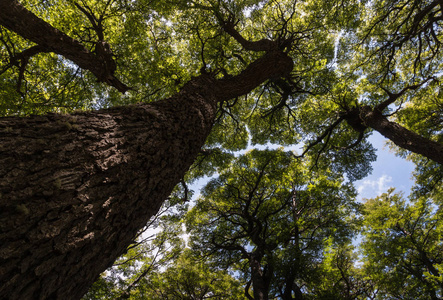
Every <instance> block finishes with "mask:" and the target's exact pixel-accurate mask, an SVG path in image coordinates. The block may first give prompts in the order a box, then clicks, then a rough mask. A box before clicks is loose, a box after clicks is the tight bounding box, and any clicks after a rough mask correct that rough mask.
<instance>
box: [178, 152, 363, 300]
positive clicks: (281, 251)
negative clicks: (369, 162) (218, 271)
mask: <svg viewBox="0 0 443 300" xmlns="http://www.w3.org/2000/svg"><path fill="white" fill-rule="evenodd" d="M342 181H343V179H342V178H340V176H336V175H334V174H333V173H331V172H330V171H329V172H328V171H327V172H325V174H321V175H319V174H315V175H313V176H312V177H310V176H309V175H308V174H307V170H305V169H304V166H303V165H302V164H300V163H299V162H291V153H285V152H282V151H279V150H275V151H270V150H266V151H259V150H252V151H251V152H249V153H247V154H245V155H243V156H240V157H238V158H237V159H235V160H234V161H232V163H231V165H230V166H229V167H228V168H226V169H225V170H224V171H222V172H221V174H220V176H219V177H218V178H216V179H213V180H212V181H210V182H209V183H208V184H207V186H206V187H205V188H204V190H203V195H202V197H201V198H200V199H198V200H197V203H196V206H195V207H194V208H193V209H192V210H191V211H190V212H189V216H188V221H187V223H186V224H187V228H188V230H189V231H190V234H191V242H192V243H191V245H192V246H191V247H195V249H196V250H197V251H199V252H201V255H202V256H203V257H205V258H206V259H209V260H213V261H214V263H215V264H216V265H219V266H224V267H230V268H232V269H233V270H235V271H239V272H241V274H242V277H244V278H245V281H247V282H248V284H247V285H246V287H245V293H246V296H247V298H248V299H274V298H275V297H278V298H281V299H305V297H307V296H309V295H310V290H311V289H313V287H314V286H316V285H317V284H319V282H318V281H317V275H318V271H319V270H320V269H321V264H322V261H323V251H324V249H325V247H326V242H327V241H330V242H331V243H333V244H334V245H336V246H337V245H339V244H341V243H343V242H344V241H346V240H347V239H349V238H350V236H351V235H352V225H351V224H352V215H354V214H355V212H356V209H357V207H358V206H357V205H356V204H355V203H354V202H353V197H354V196H355V192H354V191H353V189H352V187H351V186H349V185H346V184H344V183H343V182H342ZM249 287H251V288H252V292H253V296H252V295H251V294H250V291H249ZM306 299H308V298H306Z"/></svg>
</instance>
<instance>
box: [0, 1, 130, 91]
mask: <svg viewBox="0 0 443 300" xmlns="http://www.w3.org/2000/svg"><path fill="white" fill-rule="evenodd" d="M0 25H2V26H4V27H6V28H7V29H9V30H11V31H14V32H15V33H17V34H19V35H20V36H22V37H23V38H25V39H28V40H30V41H32V42H34V43H36V44H37V45H39V46H40V47H42V48H44V49H45V52H54V53H56V54H59V55H62V56H63V57H65V58H67V59H69V60H71V61H72V62H74V63H75V64H76V65H78V66H79V67H80V68H82V69H85V70H89V71H91V72H92V73H93V74H94V75H95V76H96V77H97V79H98V81H99V82H105V83H107V84H108V85H110V86H113V87H115V88H117V89H118V90H119V91H120V92H122V93H124V92H126V91H127V90H128V89H129V88H128V87H127V86H126V85H125V84H123V83H121V82H120V81H119V80H118V79H117V78H116V77H115V76H114V72H115V70H116V65H115V62H114V60H113V58H112V53H111V52H110V50H109V46H108V45H107V44H106V43H105V42H103V41H101V42H99V43H98V44H100V45H98V47H99V50H98V51H97V49H96V52H95V53H92V52H90V51H88V50H87V49H86V48H85V47H84V46H83V45H82V44H81V43H80V42H79V41H77V40H75V39H73V38H71V37H69V36H68V35H66V34H65V33H63V32H61V31H60V30H58V29H56V28H54V27H52V26H51V25H50V24H49V23H47V22H45V21H44V20H42V19H40V18H39V17H37V16H36V15H34V14H33V13H32V12H30V11H28V10H27V9H26V8H25V7H23V6H22V5H21V4H20V3H18V2H17V1H14V0H2V1H0ZM103 44H106V45H103ZM102 48H103V49H102ZM100 50H103V51H100Z"/></svg>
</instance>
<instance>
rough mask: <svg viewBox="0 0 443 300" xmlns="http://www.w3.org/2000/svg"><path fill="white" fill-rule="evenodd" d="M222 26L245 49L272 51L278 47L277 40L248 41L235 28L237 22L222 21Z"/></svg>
mask: <svg viewBox="0 0 443 300" xmlns="http://www.w3.org/2000/svg"><path fill="white" fill-rule="evenodd" d="M222 26H223V30H224V31H225V32H226V33H227V34H229V35H230V36H232V37H233V38H234V39H235V40H236V41H237V42H239V43H240V45H242V46H243V48H245V50H249V51H272V50H277V49H278V43H277V41H271V40H268V39H261V40H259V41H254V42H251V41H248V40H247V39H245V38H244V37H243V36H242V35H241V34H240V33H239V32H238V31H237V30H236V29H235V24H234V23H233V22H232V21H222Z"/></svg>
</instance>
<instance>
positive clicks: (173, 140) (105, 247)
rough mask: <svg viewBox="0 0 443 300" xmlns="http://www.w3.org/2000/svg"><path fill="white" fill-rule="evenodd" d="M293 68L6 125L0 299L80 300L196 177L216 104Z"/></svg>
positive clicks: (265, 69) (279, 62)
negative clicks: (189, 176) (185, 181)
mask: <svg viewBox="0 0 443 300" xmlns="http://www.w3.org/2000/svg"><path fill="white" fill-rule="evenodd" d="M291 70H292V61H291V59H290V58H289V57H287V56H286V55H285V54H284V53H280V52H272V53H268V54H266V55H264V56H263V57H262V58H260V59H258V60H257V61H256V62H254V63H252V64H251V65H250V66H249V67H248V68H246V70H245V71H243V72H242V73H241V74H239V75H237V76H235V77H234V78H231V79H221V80H216V79H214V78H212V77H211V76H210V75H202V76H199V77H197V78H194V79H192V80H191V81H190V82H189V83H187V84H186V85H185V86H184V88H183V89H182V90H181V92H180V93H178V94H177V95H175V96H174V97H172V98H170V99H166V100H162V101H159V102H156V103H152V104H143V105H134V106H127V107H118V108H113V109H109V110H101V111H96V112H84V113H79V114H75V115H57V114H52V115H46V116H34V117H30V118H3V119H0V241H1V242H0V299H11V300H12V299H79V298H80V297H81V296H82V295H83V294H84V293H85V292H86V291H87V289H88V288H89V286H90V285H91V284H92V283H93V282H94V280H95V279H96V278H97V276H98V275H99V274H100V273H101V272H102V271H104V270H105V269H106V268H107V267H109V266H110V265H111V264H112V263H113V261H114V260H115V259H116V258H117V257H118V256H119V255H121V254H122V253H124V251H125V249H126V247H127V246H128V245H129V244H130V243H131V241H132V240H133V238H134V237H135V235H136V233H137V232H138V230H139V229H140V228H142V227H143V226H144V225H145V224H146V223H147V221H148V220H149V218H150V217H151V216H152V215H154V214H155V213H156V212H157V211H158V209H159V207H160V205H161V204H162V202H163V201H164V199H166V197H167V196H168V195H169V193H170V192H171V190H172V189H173V187H174V186H175V185H176V184H177V183H178V182H179V181H180V179H181V178H182V177H183V175H184V173H185V172H186V171H187V170H188V168H189V166H190V165H191V164H192V162H193V160H194V158H195V157H196V156H197V154H198V152H199V151H200V148H201V146H202V145H203V144H204V142H205V139H206V137H207V135H208V134H209V132H210V130H211V127H212V123H213V121H214V117H215V110H216V103H217V102H218V101H224V100H227V99H230V98H232V97H236V96H240V95H242V94H244V93H247V92H249V91H250V90H251V89H253V88H254V87H256V86H257V85H259V84H260V83H262V82H263V81H265V80H266V79H269V78H275V77H279V76H284V75H287V74H288V73H289V72H290V71H291Z"/></svg>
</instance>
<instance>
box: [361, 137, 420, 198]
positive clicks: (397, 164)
mask: <svg viewBox="0 0 443 300" xmlns="http://www.w3.org/2000/svg"><path fill="white" fill-rule="evenodd" d="M369 140H370V141H371V142H372V145H373V146H374V148H376V149H377V161H375V162H374V163H372V167H373V171H372V174H371V175H369V176H367V177H366V178H363V179H362V180H358V181H356V182H355V183H354V184H355V187H356V188H357V190H358V192H359V196H358V199H359V200H361V199H362V198H373V197H376V196H378V195H380V194H382V193H384V192H386V191H387V190H388V189H389V188H390V187H395V189H396V191H403V193H404V195H405V196H407V195H408V194H409V193H410V190H411V187H412V185H413V183H414V182H413V180H412V171H413V170H414V164H413V163H411V162H410V161H407V160H406V159H404V158H401V157H397V156H395V154H394V153H393V152H392V151H391V150H390V149H389V147H388V146H387V145H386V141H387V140H386V139H385V138H384V137H383V136H382V135H380V134H379V133H378V132H374V133H373V134H372V136H371V137H370V139H369Z"/></svg>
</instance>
